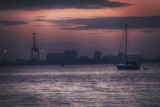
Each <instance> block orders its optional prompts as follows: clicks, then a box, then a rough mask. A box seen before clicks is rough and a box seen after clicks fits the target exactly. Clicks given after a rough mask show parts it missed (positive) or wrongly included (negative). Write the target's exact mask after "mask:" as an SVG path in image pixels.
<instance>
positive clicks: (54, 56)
mask: <svg viewBox="0 0 160 107" xmlns="http://www.w3.org/2000/svg"><path fill="white" fill-rule="evenodd" d="M64 60H65V57H64V53H48V54H47V56H46V62H62V61H64Z"/></svg>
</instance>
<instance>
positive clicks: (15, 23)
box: [0, 20, 28, 26]
mask: <svg viewBox="0 0 160 107" xmlns="http://www.w3.org/2000/svg"><path fill="white" fill-rule="evenodd" d="M23 24H28V22H25V21H6V20H0V25H5V26H12V25H23Z"/></svg>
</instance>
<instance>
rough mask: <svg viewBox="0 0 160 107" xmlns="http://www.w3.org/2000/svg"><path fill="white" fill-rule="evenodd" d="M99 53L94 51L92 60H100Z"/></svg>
mask: <svg viewBox="0 0 160 107" xmlns="http://www.w3.org/2000/svg"><path fill="white" fill-rule="evenodd" d="M101 55H102V54H101V52H99V51H95V52H94V60H101Z"/></svg>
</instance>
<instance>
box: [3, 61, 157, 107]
mask: <svg viewBox="0 0 160 107" xmlns="http://www.w3.org/2000/svg"><path fill="white" fill-rule="evenodd" d="M142 67H148V68H149V70H139V71H118V70H116V68H115V67H114V66H113V65H83V66H81V65H80V66H78V65H76V66H64V67H61V66H18V67H1V68H0V107H86V106H87V107H93V106H95V107H160V64H155V65H143V66H142Z"/></svg>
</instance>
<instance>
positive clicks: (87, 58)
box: [79, 55, 89, 61]
mask: <svg viewBox="0 0 160 107" xmlns="http://www.w3.org/2000/svg"><path fill="white" fill-rule="evenodd" d="M79 60H84V61H85V60H89V57H88V56H85V55H82V56H81V57H80V58H79Z"/></svg>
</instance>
